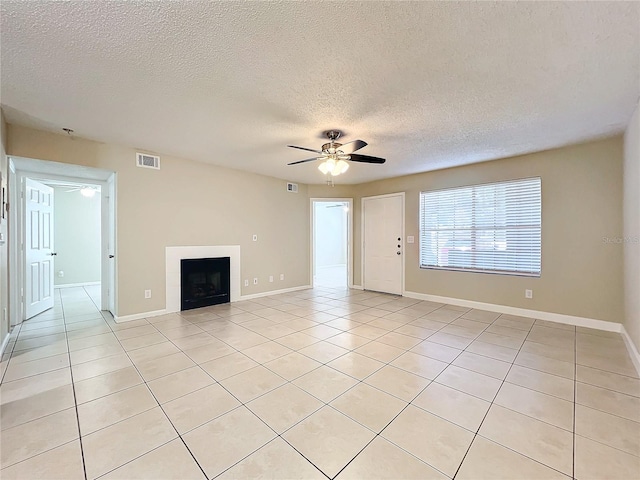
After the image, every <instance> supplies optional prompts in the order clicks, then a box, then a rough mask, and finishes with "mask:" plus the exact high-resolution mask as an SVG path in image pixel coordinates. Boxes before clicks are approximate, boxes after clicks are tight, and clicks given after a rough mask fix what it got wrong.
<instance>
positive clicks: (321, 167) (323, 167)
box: [318, 161, 329, 175]
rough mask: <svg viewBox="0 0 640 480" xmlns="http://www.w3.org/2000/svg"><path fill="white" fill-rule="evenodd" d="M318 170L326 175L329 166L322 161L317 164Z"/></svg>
mask: <svg viewBox="0 0 640 480" xmlns="http://www.w3.org/2000/svg"><path fill="white" fill-rule="evenodd" d="M318 170H320V171H321V172H322V174H323V175H326V174H327V173H329V167H328V166H327V162H326V161H325V162H322V163H321V164H320V165H318Z"/></svg>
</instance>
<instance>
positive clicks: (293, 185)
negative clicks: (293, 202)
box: [287, 183, 298, 193]
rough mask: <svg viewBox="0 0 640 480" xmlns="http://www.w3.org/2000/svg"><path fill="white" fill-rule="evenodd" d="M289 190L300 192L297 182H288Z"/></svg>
mask: <svg viewBox="0 0 640 480" xmlns="http://www.w3.org/2000/svg"><path fill="white" fill-rule="evenodd" d="M287 192H291V193H298V184H297V183H287Z"/></svg>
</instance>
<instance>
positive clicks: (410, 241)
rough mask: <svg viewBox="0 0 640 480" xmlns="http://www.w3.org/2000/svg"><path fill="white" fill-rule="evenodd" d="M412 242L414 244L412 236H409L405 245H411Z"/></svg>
mask: <svg viewBox="0 0 640 480" xmlns="http://www.w3.org/2000/svg"><path fill="white" fill-rule="evenodd" d="M413 242H414V238H413V235H409V236H408V237H407V243H413Z"/></svg>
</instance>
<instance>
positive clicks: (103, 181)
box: [7, 156, 118, 325]
mask: <svg viewBox="0 0 640 480" xmlns="http://www.w3.org/2000/svg"><path fill="white" fill-rule="evenodd" d="M7 158H8V159H9V162H10V165H11V167H12V168H11V174H10V179H11V178H13V179H14V182H15V185H14V186H15V187H16V188H15V189H12V190H13V192H11V191H10V192H9V193H10V195H11V200H12V203H11V204H12V205H15V206H16V208H15V209H14V208H11V209H10V211H9V218H10V220H9V221H10V222H15V223H12V225H15V227H16V228H15V232H16V235H19V236H20V238H24V219H23V218H22V217H23V216H24V215H25V209H24V205H23V201H22V198H20V197H21V195H23V193H22V192H23V179H24V178H27V177H28V178H32V179H34V180H37V181H47V180H59V181H65V182H71V183H78V184H91V185H99V186H100V188H101V194H102V201H101V207H100V218H101V222H102V223H101V225H102V228H101V231H102V232H101V245H100V257H101V262H102V263H101V265H102V268H101V270H102V273H101V281H100V283H101V284H102V285H104V286H107V288H108V286H109V285H111V284H117V281H116V279H117V276H118V270H117V264H116V267H115V269H114V275H115V278H113V279H112V278H110V274H111V272H110V270H109V269H108V268H105V265H106V264H105V262H106V261H107V258H108V255H109V250H108V248H107V244H108V239H109V236H110V232H109V216H110V214H111V212H110V211H109V208H108V206H107V204H106V202H104V197H105V195H104V193H105V192H106V191H108V183H109V181H110V180H111V179H114V181H115V178H116V177H115V175H116V173H115V172H113V171H109V170H103V169H100V168H94V167H85V166H78V165H70V164H63V163H60V162H52V161H49V160H37V159H29V158H22V157H16V156H9V157H7ZM60 166H62V167H73V168H74V169H75V170H74V171H75V173H74V174H73V175H64V174H62V175H60V174H58V173H47V172H51V171H52V169H55V168H58V167H60ZM62 171H63V172H65V171H66V170H62ZM109 192H110V193H112V194H113V203H114V215H115V214H116V212H117V194H116V190H115V184H114V190H113V191H112V192H111V191H110V190H109ZM113 220H114V221H113V227H114V229H116V228H117V226H116V222H115V220H116V219H115V218H114V219H113ZM113 238H114V250H117V241H116V238H117V237H116V236H115V231H114V232H113ZM12 239H13V240H15V242H13V241H12V242H10V243H9V257H10V262H12V263H14V265H13V267H15V268H13V270H14V271H15V272H16V273H17V279H16V280H17V281H16V282H10V283H9V290H10V291H9V310H10V312H13V313H11V317H12V318H11V321H10V323H11V325H18V324H20V323H22V321H23V320H24V316H25V312H26V308H25V306H24V299H23V298H22V297H21V295H20V289H23V290H26V285H25V281H26V280H25V273H24V269H25V266H24V250H23V249H20V248H19V245H20V244H19V242H18V238H17V237H15V238H12ZM12 251H14V253H13V255H15V259H14V257H13V256H12ZM10 267H11V265H10ZM112 280H113V281H112ZM55 288H56V286H55V285H54V289H55ZM11 290H13V293H12V292H11ZM106 294H107V291H106V288H103V289H102V296H101V302H102V304H103V305H105V298H106ZM112 298H113V303H114V305H116V308H117V303H118V301H117V300H118V299H117V292H116V291H114V292H112ZM106 308H108V307H106ZM111 313H112V314H113V313H115V312H111Z"/></svg>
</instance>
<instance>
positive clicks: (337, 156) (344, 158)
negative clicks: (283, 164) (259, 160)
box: [287, 130, 386, 177]
mask: <svg viewBox="0 0 640 480" xmlns="http://www.w3.org/2000/svg"><path fill="white" fill-rule="evenodd" d="M325 135H326V136H327V138H328V139H329V143H325V144H324V145H322V149H321V150H314V149H313V148H306V147H297V146H295V145H287V147H291V148H297V149H299V150H306V151H308V152H314V153H317V154H319V155H320V156H318V157H313V158H307V159H305V160H298V161H297V162H291V163H289V164H287V165H297V164H298V163H305V162H313V161H316V160H320V161H321V162H322V163H320V165H318V170H320V171H321V172H322V173H324V174H325V175H329V176H330V177H335V176H337V175H340V174H341V173H344V172H346V171H347V170H348V169H349V164H348V163H347V162H348V161H351V162H360V163H377V164H382V163H384V162H386V159H384V158H380V157H371V156H369V155H360V154H354V153H353V152H355V151H357V150H360V149H361V148H364V147H366V146H367V142H363V141H362V140H354V141H352V142H349V143H344V144H342V143H337V142H336V140H337V139H338V138H340V136H341V135H342V132H341V131H340V130H329V131H328V132H325Z"/></svg>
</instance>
